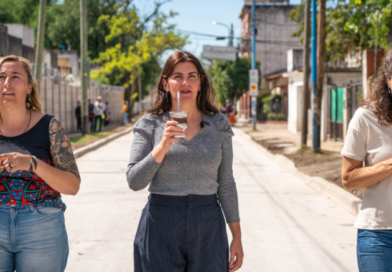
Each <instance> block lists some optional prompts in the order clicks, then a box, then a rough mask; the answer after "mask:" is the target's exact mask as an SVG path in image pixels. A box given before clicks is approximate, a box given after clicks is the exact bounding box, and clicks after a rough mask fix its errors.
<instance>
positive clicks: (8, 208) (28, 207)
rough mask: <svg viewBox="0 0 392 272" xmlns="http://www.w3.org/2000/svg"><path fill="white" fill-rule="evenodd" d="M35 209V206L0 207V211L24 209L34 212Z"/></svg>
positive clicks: (8, 205)
mask: <svg viewBox="0 0 392 272" xmlns="http://www.w3.org/2000/svg"><path fill="white" fill-rule="evenodd" d="M35 208H36V206H35V205H13V204H4V205H0V210H11V209H13V210H24V209H30V210H32V211H33V210H34V209H35Z"/></svg>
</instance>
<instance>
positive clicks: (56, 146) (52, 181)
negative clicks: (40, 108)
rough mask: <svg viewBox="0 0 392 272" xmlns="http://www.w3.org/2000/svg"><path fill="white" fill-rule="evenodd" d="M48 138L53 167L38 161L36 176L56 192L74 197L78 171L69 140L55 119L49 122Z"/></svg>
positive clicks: (77, 184)
mask: <svg viewBox="0 0 392 272" xmlns="http://www.w3.org/2000/svg"><path fill="white" fill-rule="evenodd" d="M49 136H50V153H51V155H52V158H53V164H54V167H52V166H50V165H48V164H46V163H44V162H42V161H40V160H38V167H37V170H36V174H37V175H39V176H40V177H41V178H42V179H43V180H45V182H46V183H48V184H49V185H50V187H52V188H53V189H55V190H56V191H58V192H60V193H64V194H69V195H76V193H77V192H78V191H79V186H80V175H79V170H78V167H77V165H76V161H75V157H74V155H73V152H72V148H71V143H70V141H69V138H68V136H67V134H66V133H65V130H64V128H63V126H62V125H61V123H60V122H59V121H58V120H57V119H56V118H52V120H51V121H50V124H49Z"/></svg>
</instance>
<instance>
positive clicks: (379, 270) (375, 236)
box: [357, 229, 392, 272]
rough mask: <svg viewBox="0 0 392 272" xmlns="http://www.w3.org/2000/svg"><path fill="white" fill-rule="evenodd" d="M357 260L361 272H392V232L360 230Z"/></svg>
mask: <svg viewBox="0 0 392 272" xmlns="http://www.w3.org/2000/svg"><path fill="white" fill-rule="evenodd" d="M357 259H358V268H359V271H360V272H391V271H392V230H364V229H359V230H358V238H357Z"/></svg>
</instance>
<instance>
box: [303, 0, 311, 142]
mask: <svg viewBox="0 0 392 272" xmlns="http://www.w3.org/2000/svg"><path fill="white" fill-rule="evenodd" d="M309 23H310V0H306V3H305V39H304V60H303V61H304V62H303V67H304V88H303V90H304V95H303V105H302V112H303V113H302V133H301V146H302V147H305V146H306V142H307V136H308V101H309V36H310V24H309Z"/></svg>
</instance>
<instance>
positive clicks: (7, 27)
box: [0, 23, 57, 68]
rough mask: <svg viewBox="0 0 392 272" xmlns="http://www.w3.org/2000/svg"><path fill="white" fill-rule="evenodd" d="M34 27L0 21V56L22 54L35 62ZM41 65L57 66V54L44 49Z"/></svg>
mask: <svg viewBox="0 0 392 272" xmlns="http://www.w3.org/2000/svg"><path fill="white" fill-rule="evenodd" d="M35 53H36V49H35V45H34V29H33V28H31V27H28V26H25V25H23V24H1V23H0V57H4V56H8V55H17V56H22V57H24V58H26V59H28V60H29V61H30V62H31V63H34V62H35ZM42 65H43V66H46V67H47V68H57V55H56V53H55V52H54V51H53V50H47V49H44V53H43V58H42Z"/></svg>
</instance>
